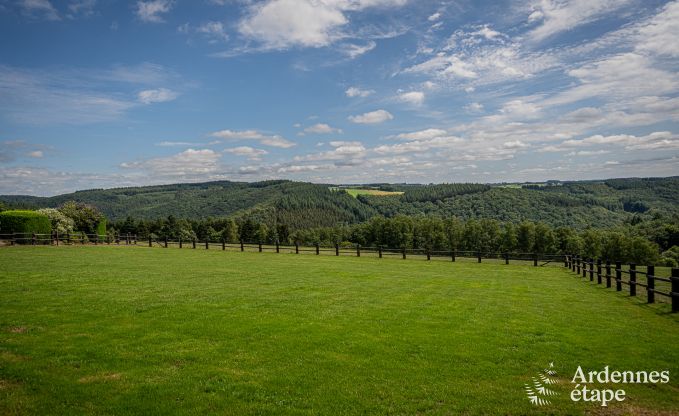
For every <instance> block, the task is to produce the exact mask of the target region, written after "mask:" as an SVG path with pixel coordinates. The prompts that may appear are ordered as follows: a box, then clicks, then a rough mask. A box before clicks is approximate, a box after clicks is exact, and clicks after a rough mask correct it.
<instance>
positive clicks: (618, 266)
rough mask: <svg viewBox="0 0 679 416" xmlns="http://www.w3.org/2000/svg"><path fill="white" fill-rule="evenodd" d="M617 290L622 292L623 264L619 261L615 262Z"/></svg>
mask: <svg viewBox="0 0 679 416" xmlns="http://www.w3.org/2000/svg"><path fill="white" fill-rule="evenodd" d="M615 290H616V291H618V292H620V291H621V290H622V263H621V262H619V261H616V262H615Z"/></svg>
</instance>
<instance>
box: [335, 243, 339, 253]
mask: <svg viewBox="0 0 679 416" xmlns="http://www.w3.org/2000/svg"><path fill="white" fill-rule="evenodd" d="M335 255H336V256H339V244H337V243H335Z"/></svg>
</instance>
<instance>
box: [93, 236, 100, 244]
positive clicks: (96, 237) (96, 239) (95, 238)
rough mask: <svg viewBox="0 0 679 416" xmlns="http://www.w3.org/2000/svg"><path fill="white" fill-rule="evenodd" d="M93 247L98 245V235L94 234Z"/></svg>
mask: <svg viewBox="0 0 679 416" xmlns="http://www.w3.org/2000/svg"><path fill="white" fill-rule="evenodd" d="M94 245H95V246H98V245H99V234H94Z"/></svg>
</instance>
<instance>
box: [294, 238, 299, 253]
mask: <svg viewBox="0 0 679 416" xmlns="http://www.w3.org/2000/svg"><path fill="white" fill-rule="evenodd" d="M295 254H299V241H295Z"/></svg>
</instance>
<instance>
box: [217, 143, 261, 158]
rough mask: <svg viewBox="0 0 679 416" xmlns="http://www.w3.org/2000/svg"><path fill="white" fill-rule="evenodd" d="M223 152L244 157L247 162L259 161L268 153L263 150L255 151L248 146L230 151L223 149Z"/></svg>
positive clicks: (233, 148)
mask: <svg viewBox="0 0 679 416" xmlns="http://www.w3.org/2000/svg"><path fill="white" fill-rule="evenodd" d="M224 151H225V152H227V153H231V154H233V155H236V156H245V157H247V158H248V159H249V160H261V159H262V156H264V155H266V154H269V152H267V151H266V150H264V149H255V148H253V147H250V146H238V147H232V148H230V149H224Z"/></svg>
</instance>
